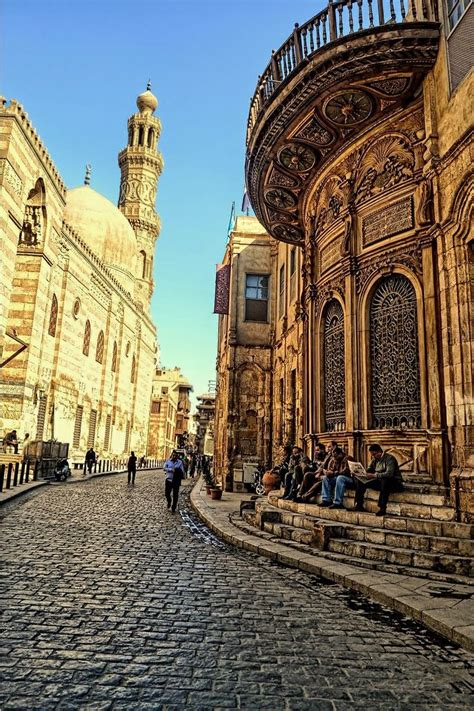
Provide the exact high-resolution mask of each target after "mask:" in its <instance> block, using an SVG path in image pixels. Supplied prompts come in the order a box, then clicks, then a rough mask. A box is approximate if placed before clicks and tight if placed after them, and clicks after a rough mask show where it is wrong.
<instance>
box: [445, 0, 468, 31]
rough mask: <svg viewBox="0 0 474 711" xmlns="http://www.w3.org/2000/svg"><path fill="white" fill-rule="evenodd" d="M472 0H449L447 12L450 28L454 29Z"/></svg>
mask: <svg viewBox="0 0 474 711" xmlns="http://www.w3.org/2000/svg"><path fill="white" fill-rule="evenodd" d="M471 4H472V0H447V2H446V13H447V16H448V30H449V31H451V30H454V28H455V27H456V25H457V24H458V22H459V21H460V19H461V18H462V16H463V15H464V13H465V11H466V10H467V8H468V7H469V6H470V5H471Z"/></svg>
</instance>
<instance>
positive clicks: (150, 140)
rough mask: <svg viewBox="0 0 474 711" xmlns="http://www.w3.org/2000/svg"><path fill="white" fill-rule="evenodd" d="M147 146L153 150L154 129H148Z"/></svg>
mask: <svg viewBox="0 0 474 711" xmlns="http://www.w3.org/2000/svg"><path fill="white" fill-rule="evenodd" d="M146 144H147V146H148V148H153V129H152V128H149V129H148V138H147V141H146Z"/></svg>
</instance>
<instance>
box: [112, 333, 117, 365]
mask: <svg viewBox="0 0 474 711" xmlns="http://www.w3.org/2000/svg"><path fill="white" fill-rule="evenodd" d="M116 372H117V341H114V347H113V349H112V373H116Z"/></svg>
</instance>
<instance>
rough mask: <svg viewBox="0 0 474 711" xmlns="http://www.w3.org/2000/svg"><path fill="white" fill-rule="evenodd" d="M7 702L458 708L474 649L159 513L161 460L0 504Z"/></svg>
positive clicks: (467, 702)
mask: <svg viewBox="0 0 474 711" xmlns="http://www.w3.org/2000/svg"><path fill="white" fill-rule="evenodd" d="M1 514H2V518H3V520H2V528H3V536H2V541H3V543H2V566H1V575H2V591H1V599H2V607H4V608H5V610H4V614H3V615H2V627H1V640H2V641H1V646H2V661H1V664H2V677H3V683H2V686H1V692H0V693H1V696H0V702H1V707H2V708H5V709H28V711H30V710H31V711H32V710H33V709H41V711H46V710H47V709H53V708H57V709H91V710H92V709H104V710H105V709H114V710H115V709H127V711H134V710H135V709H137V710H138V709H139V710H140V711H141V710H142V709H143V710H144V709H183V708H184V707H186V708H192V709H214V708H216V709H218V708H222V709H231V708H242V709H272V710H273V711H277V710H278V709H295V710H298V711H303V710H304V709H308V710H309V709H311V710H313V709H314V710H316V709H328V711H329V710H331V709H334V710H335V709H354V708H365V709H412V708H416V709H424V708H426V709H433V708H438V709H439V708H443V709H444V708H453V709H464V708H466V709H467V708H472V707H473V703H474V698H473V695H472V689H473V686H472V677H470V676H469V662H470V661H471V663H472V657H471V656H470V655H469V654H467V653H466V652H463V651H462V650H458V649H455V648H453V647H450V646H448V645H447V644H446V643H444V642H442V641H441V640H437V639H435V638H434V637H433V636H431V635H430V634H429V633H428V632H426V631H425V630H423V629H422V628H421V627H419V626H417V625H416V624H415V623H412V622H409V621H406V620H403V619H402V618H401V617H398V616H396V615H394V614H392V613H389V612H386V611H384V610H383V609H382V608H381V607H379V606H377V605H375V604H371V603H365V602H364V601H363V600H362V599H361V598H358V597H357V595H356V594H354V593H351V592H348V591H346V590H344V589H342V588H341V587H339V586H338V585H333V584H328V583H324V582H323V581H320V580H317V579H315V578H314V577H311V576H309V575H305V574H303V573H299V572H297V571H294V570H290V569H286V568H283V567H279V566H277V565H275V564H272V563H270V562H269V561H268V560H266V559H262V558H259V557H258V556H256V555H253V554H250V553H246V552H242V551H236V550H233V549H231V548H229V547H228V546H227V545H224V544H221V543H219V541H217V539H215V538H214V537H213V536H212V535H211V534H206V529H205V528H204V527H203V526H202V525H200V524H199V523H197V522H196V519H195V518H194V516H193V515H192V514H191V513H190V512H189V506H188V504H187V501H186V496H185V492H183V493H182V501H181V514H178V513H176V514H175V515H172V514H171V513H170V512H168V511H167V509H166V505H165V502H164V499H163V474H162V473H161V472H146V473H143V474H142V473H140V471H138V474H137V485H136V487H135V488H130V487H128V486H127V484H126V476H125V475H124V476H122V475H118V476H114V477H109V478H103V479H99V480H95V481H87V482H81V483H79V484H74V485H58V486H54V487H53V486H50V487H46V488H45V489H42V490H41V491H39V492H37V493H35V494H34V495H32V496H31V497H30V498H29V499H28V500H26V501H23V502H21V503H19V504H16V505H15V506H12V507H11V508H10V510H9V511H2V512H1Z"/></svg>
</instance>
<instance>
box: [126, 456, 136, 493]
mask: <svg viewBox="0 0 474 711" xmlns="http://www.w3.org/2000/svg"><path fill="white" fill-rule="evenodd" d="M127 470H128V483H129V484H132V485H133V484H135V474H136V473H137V457H136V455H135V452H130V456H129V458H128V465H127Z"/></svg>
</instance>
